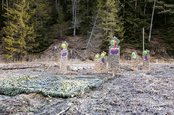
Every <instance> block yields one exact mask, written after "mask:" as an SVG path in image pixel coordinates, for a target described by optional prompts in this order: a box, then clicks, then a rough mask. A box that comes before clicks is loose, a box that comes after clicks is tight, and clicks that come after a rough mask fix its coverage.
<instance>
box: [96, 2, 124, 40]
mask: <svg viewBox="0 0 174 115" xmlns="http://www.w3.org/2000/svg"><path fill="white" fill-rule="evenodd" d="M98 7H99V9H100V14H99V18H100V20H101V24H100V27H101V29H102V30H103V31H104V36H105V37H107V40H109V39H108V38H111V37H113V36H114V35H117V36H118V37H121V38H122V37H123V34H124V28H123V23H122V22H121V18H120V16H119V2H118V0H106V1H101V0H100V1H99V6H98Z"/></svg>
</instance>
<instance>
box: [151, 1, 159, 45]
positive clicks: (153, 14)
mask: <svg viewBox="0 0 174 115" xmlns="http://www.w3.org/2000/svg"><path fill="white" fill-rule="evenodd" d="M156 1H157V0H154V4H153V11H152V17H151V24H150V31H149V42H150V40H151V35H152V26H153V18H154V13H155V6H156Z"/></svg>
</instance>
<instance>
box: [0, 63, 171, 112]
mask: <svg viewBox="0 0 174 115" xmlns="http://www.w3.org/2000/svg"><path fill="white" fill-rule="evenodd" d="M48 64H49V65H51V66H49V65H48ZM16 65H18V68H21V69H16V68H11V69H9V68H10V67H14V66H13V65H9V66H6V65H5V64H0V66H1V68H3V69H1V70H0V73H1V74H0V80H4V79H8V78H11V77H18V76H23V75H32V76H35V75H47V76H49V75H54V74H56V75H58V74H59V72H58V66H57V64H56V63H54V62H52V63H51V62H50V63H48V62H47V65H46V64H45V63H28V66H31V65H32V66H33V67H34V66H36V68H32V66H31V68H25V67H24V66H22V67H19V66H20V65H23V64H16ZM37 66H40V68H39V67H37ZM150 68H151V69H150V70H149V71H142V70H138V71H132V70H131V67H130V65H129V64H128V63H122V64H121V72H120V73H119V74H117V75H116V76H115V77H112V79H109V80H108V81H106V82H104V83H103V84H102V85H101V86H99V87H97V88H96V89H93V90H91V91H89V92H86V93H85V94H83V95H81V96H78V97H73V98H66V99H63V98H53V97H44V96H42V95H40V94H36V93H32V94H20V95H16V96H12V97H10V96H5V95H0V115H16V114H20V115H27V114H28V115H62V114H66V115H85V114H88V115H115V114H118V115H120V114H121V115H122V114H124V115H133V114H135V115H142V114H143V115H154V114H156V115H173V114H174V63H151V64H150ZM87 76H88V75H86V77H87ZM97 76H98V75H97V74H96V77H97ZM106 77H110V75H107V76H106Z"/></svg>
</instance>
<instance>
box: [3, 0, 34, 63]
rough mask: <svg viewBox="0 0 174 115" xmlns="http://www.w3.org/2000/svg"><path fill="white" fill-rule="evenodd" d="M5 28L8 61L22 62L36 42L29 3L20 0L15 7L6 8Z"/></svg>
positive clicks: (4, 44) (5, 47)
mask: <svg viewBox="0 0 174 115" xmlns="http://www.w3.org/2000/svg"><path fill="white" fill-rule="evenodd" d="M6 10H7V12H6V13H5V17H6V18H7V21H6V22H5V27H4V28H3V46H4V52H5V57H6V58H7V59H17V60H21V59H22V57H23V56H25V55H26V53H27V50H28V49H31V48H32V45H31V43H32V42H34V30H33V26H32V25H31V24H30V23H29V21H30V18H31V16H30V15H29V13H28V11H29V3H28V1H25V0H19V2H18V3H17V4H16V3H15V4H14V7H10V8H6Z"/></svg>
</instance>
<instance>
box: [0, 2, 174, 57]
mask: <svg viewBox="0 0 174 115" xmlns="http://www.w3.org/2000/svg"><path fill="white" fill-rule="evenodd" d="M0 5H1V8H0V41H1V42H0V44H1V50H2V51H3V54H4V56H5V58H6V59H9V60H10V59H13V60H14V59H17V60H20V59H21V58H23V57H24V56H26V55H27V54H30V53H39V52H42V51H44V50H45V49H47V48H48V47H49V46H50V45H51V44H52V43H53V42H54V40H55V39H61V38H62V37H65V36H80V37H81V39H84V40H85V39H91V38H94V39H96V40H97V39H100V40H102V43H101V47H100V48H101V50H105V49H106V48H107V47H108V46H107V45H108V41H109V40H110V39H111V37H112V36H113V35H116V36H117V37H118V38H119V39H120V40H121V46H122V49H123V50H124V48H127V47H128V46H130V47H135V48H137V49H140V50H142V29H143V28H144V29H145V40H146V41H145V43H146V44H145V46H146V48H149V49H152V48H154V47H155V46H153V44H152V43H153V42H151V41H154V40H155V41H157V42H158V41H162V43H165V44H167V45H165V46H164V47H166V49H165V50H166V52H167V53H168V54H171V55H172V54H174V53H173V52H174V38H173V37H174V1H173V0H1V2H0ZM153 8H155V11H154V16H153V17H154V20H153V29H152V38H150V39H149V32H150V25H151V21H152V20H151V19H152V11H153ZM88 41H89V40H88ZM159 43H160V42H159ZM87 46H88V45H87ZM159 48H161V47H160V45H159ZM157 49H158V47H157Z"/></svg>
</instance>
